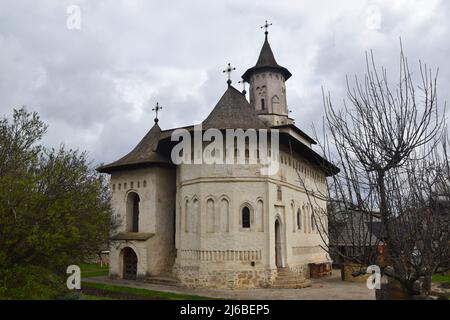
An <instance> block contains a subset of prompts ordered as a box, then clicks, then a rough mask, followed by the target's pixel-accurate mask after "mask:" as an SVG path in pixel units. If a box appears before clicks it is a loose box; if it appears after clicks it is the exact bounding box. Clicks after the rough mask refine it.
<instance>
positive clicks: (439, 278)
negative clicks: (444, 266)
mask: <svg viewBox="0 0 450 320" xmlns="http://www.w3.org/2000/svg"><path fill="white" fill-rule="evenodd" d="M433 282H439V283H448V284H450V275H444V274H438V273H437V274H435V275H433Z"/></svg>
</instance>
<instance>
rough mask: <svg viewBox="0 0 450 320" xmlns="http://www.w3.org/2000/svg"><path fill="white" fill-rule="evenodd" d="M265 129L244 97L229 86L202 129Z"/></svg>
mask: <svg viewBox="0 0 450 320" xmlns="http://www.w3.org/2000/svg"><path fill="white" fill-rule="evenodd" d="M239 128H240V129H267V126H266V125H265V124H264V122H263V121H262V120H261V119H260V118H259V117H258V115H257V114H256V112H255V110H254V109H253V107H252V106H251V105H250V104H249V103H248V102H247V99H245V96H244V95H243V94H242V93H241V92H239V91H238V90H237V89H235V88H234V87H232V86H229V87H228V89H227V90H226V91H225V93H224V94H223V96H222V97H221V98H220V100H219V102H218V103H217V104H216V106H215V107H214V109H213V110H212V111H211V113H210V114H209V116H208V117H207V118H206V119H205V120H204V121H203V122H202V129H203V130H207V129H219V130H220V129H239Z"/></svg>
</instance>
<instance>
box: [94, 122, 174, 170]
mask: <svg viewBox="0 0 450 320" xmlns="http://www.w3.org/2000/svg"><path fill="white" fill-rule="evenodd" d="M160 134H161V129H160V127H159V126H158V124H157V123H155V125H154V126H153V127H152V128H151V129H150V131H149V132H148V133H147V134H146V135H145V136H144V138H142V140H141V141H140V142H139V143H138V145H137V146H136V147H135V148H134V149H133V150H132V151H131V152H130V153H128V154H127V155H126V156H124V157H122V158H120V159H119V160H117V161H114V162H112V163H110V164H107V165H104V166H101V167H99V168H97V171H99V172H102V173H110V172H112V171H114V170H117V169H119V168H123V167H129V166H139V165H142V164H149V163H164V164H170V163H171V162H170V161H169V160H168V159H166V158H165V157H164V156H163V155H161V154H159V153H157V152H156V148H157V147H158V142H159V137H160Z"/></svg>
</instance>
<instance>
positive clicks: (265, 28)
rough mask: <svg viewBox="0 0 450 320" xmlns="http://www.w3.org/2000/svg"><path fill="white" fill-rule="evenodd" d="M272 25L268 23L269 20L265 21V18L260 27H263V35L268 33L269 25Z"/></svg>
mask: <svg viewBox="0 0 450 320" xmlns="http://www.w3.org/2000/svg"><path fill="white" fill-rule="evenodd" d="M271 25H272V23H269V22H267V20H266V23H265V24H264V25H263V26H262V27H261V29H262V28H264V30H265V31H264V33H265V35H266V36H267V34H268V33H269V27H270V26H271Z"/></svg>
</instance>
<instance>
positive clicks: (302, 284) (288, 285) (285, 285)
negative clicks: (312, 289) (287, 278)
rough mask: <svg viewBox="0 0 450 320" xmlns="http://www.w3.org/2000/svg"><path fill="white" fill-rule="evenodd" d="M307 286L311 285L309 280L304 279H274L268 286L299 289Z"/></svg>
mask: <svg viewBox="0 0 450 320" xmlns="http://www.w3.org/2000/svg"><path fill="white" fill-rule="evenodd" d="M309 286H311V281H309V280H304V281H296V282H292V283H279V282H278V281H275V282H274V283H273V284H272V285H271V286H270V287H271V288H272V289H301V288H306V287H309Z"/></svg>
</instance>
